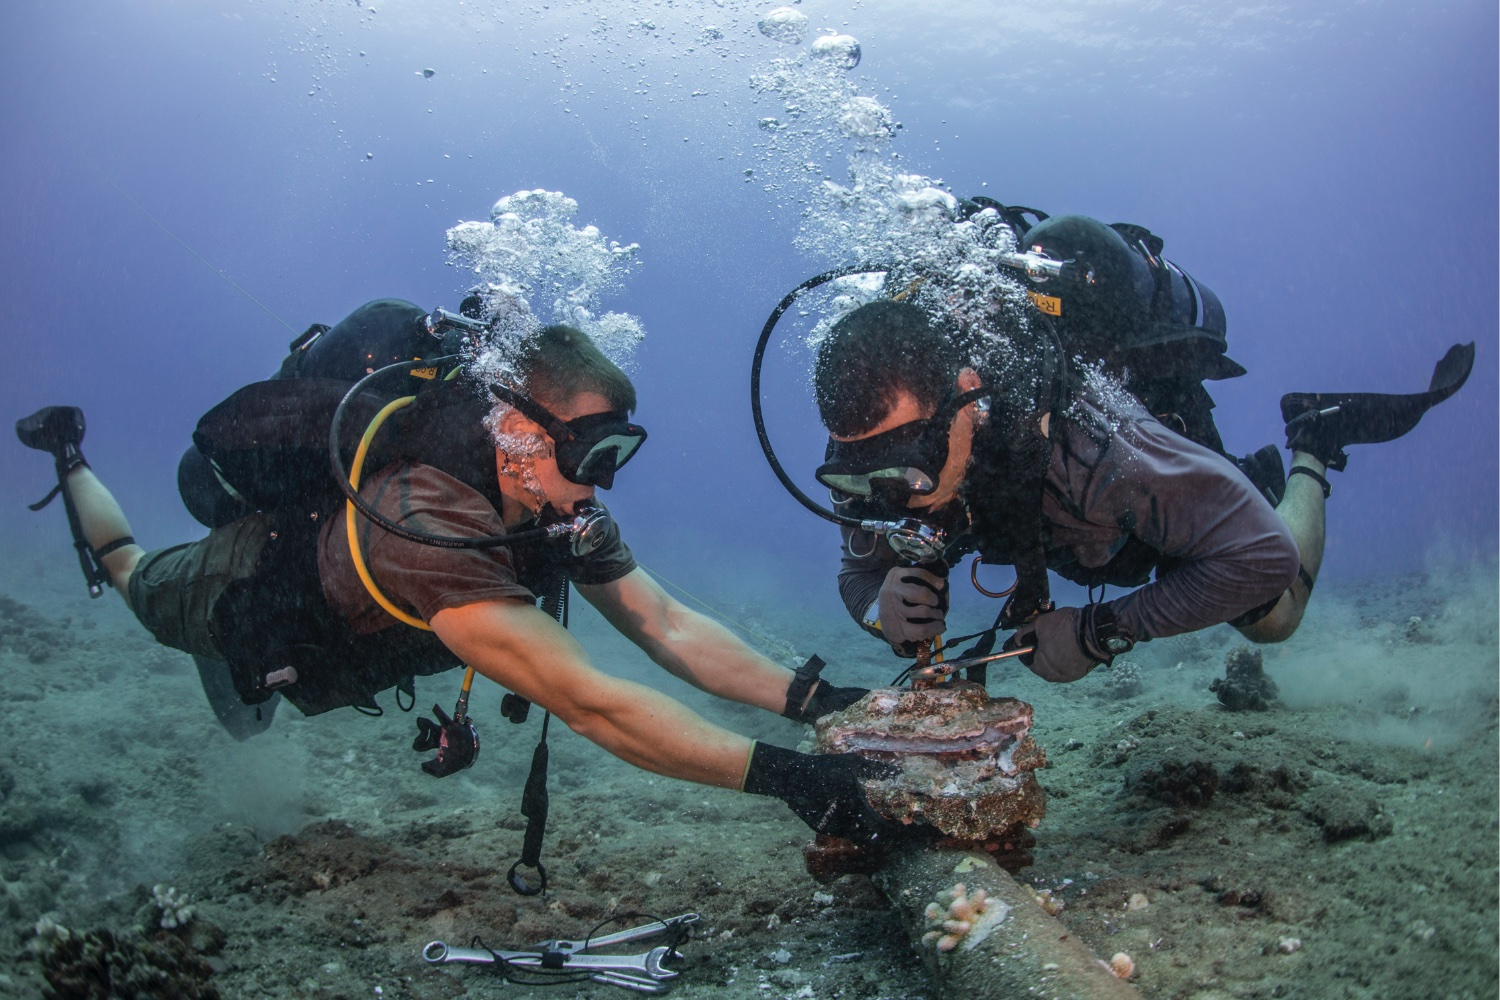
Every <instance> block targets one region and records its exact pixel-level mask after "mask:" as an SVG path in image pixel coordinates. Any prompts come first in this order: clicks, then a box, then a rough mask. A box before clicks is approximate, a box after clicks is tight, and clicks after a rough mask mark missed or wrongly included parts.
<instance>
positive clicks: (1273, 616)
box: [1237, 590, 1304, 645]
mask: <svg viewBox="0 0 1500 1000" xmlns="http://www.w3.org/2000/svg"><path fill="white" fill-rule="evenodd" d="M1303 610H1304V606H1303V605H1302V604H1301V603H1300V602H1298V601H1297V600H1296V599H1295V598H1293V597H1292V593H1291V591H1290V590H1289V591H1287V592H1286V593H1284V594H1282V595H1281V600H1279V601H1277V602H1276V606H1275V607H1274V608H1272V609H1271V611H1270V613H1269V614H1267V615H1266V616H1265V617H1264V618H1261V619H1260V620H1259V621H1255V622H1251V623H1250V624H1248V625H1240V626H1237V628H1238V631H1239V633H1240V635H1242V636H1244V637H1245V638H1246V639H1249V640H1250V641H1251V642H1253V643H1257V644H1259V645H1270V644H1272V643H1278V642H1286V641H1287V640H1288V639H1290V638H1291V637H1292V635H1293V634H1294V633H1296V631H1297V626H1298V625H1301V624H1302V612H1303Z"/></svg>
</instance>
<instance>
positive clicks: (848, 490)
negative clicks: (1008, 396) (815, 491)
mask: <svg viewBox="0 0 1500 1000" xmlns="http://www.w3.org/2000/svg"><path fill="white" fill-rule="evenodd" d="M989 395H990V390H988V389H984V388H979V389H971V390H969V391H968V392H963V393H959V394H957V395H950V396H949V397H948V398H947V399H945V400H943V402H942V404H941V405H939V406H938V409H937V412H936V413H934V414H933V415H932V416H931V417H928V418H927V419H926V420H912V421H908V422H907V423H904V424H902V425H901V426H900V427H894V428H892V429H891V430H888V431H886V432H885V433H883V434H876V435H875V436H874V437H868V438H862V439H860V440H858V441H836V440H834V439H833V438H829V439H828V450H827V451H826V452H825V453H824V455H823V459H824V461H823V464H822V465H820V466H818V470H817V472H816V473H814V475H816V476H817V479H818V482H820V483H822V484H823V485H824V486H826V487H828V488H829V489H830V490H833V491H834V494H835V496H836V497H837V496H838V495H840V494H842V495H843V496H844V497H855V498H859V499H866V498H872V499H877V500H879V501H880V503H881V505H882V506H884V507H886V508H887V509H888V510H890V511H892V512H893V513H897V512H900V511H904V510H905V509H906V501H907V500H908V499H909V498H910V497H911V495H912V494H916V495H919V496H926V495H928V494H930V493H932V492H933V491H934V490H936V489H937V487H938V476H939V475H941V474H942V471H943V466H944V464H946V463H947V461H948V432H949V430H950V429H951V428H952V426H953V419H954V418H955V417H956V416H958V411H959V410H961V409H963V408H964V407H965V406H968V405H969V404H970V403H973V402H976V401H977V400H980V399H983V398H985V397H986V396H989ZM897 516H902V515H901V514H899V513H897Z"/></svg>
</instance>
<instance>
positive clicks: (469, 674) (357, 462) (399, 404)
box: [344, 369, 474, 720]
mask: <svg viewBox="0 0 1500 1000" xmlns="http://www.w3.org/2000/svg"><path fill="white" fill-rule="evenodd" d="M456 371H457V369H454V372H456ZM454 372H450V373H449V375H448V378H452V377H453V374H454ZM426 377H429V378H430V377H431V376H426ZM416 399H417V397H416V396H402V397H401V398H400V399H393V400H391V401H390V402H389V403H387V404H385V406H383V407H381V408H380V412H379V413H377V414H375V419H373V420H371V421H370V426H368V427H366V428H365V433H364V435H363V436H361V437H360V439H359V447H358V448H357V449H355V452H354V461H353V462H352V463H351V464H350V466H349V486H350V488H351V489H353V490H355V491H356V492H358V490H359V477H360V473H362V472H363V471H364V467H365V456H366V455H368V454H369V452H370V442H371V441H374V440H375V433H376V432H377V431H379V430H380V425H381V424H383V423H385V422H386V420H387V418H389V417H390V415H391V414H392V413H395V412H396V411H397V410H402V409H405V408H406V407H408V406H410V405H411V404H412V403H414V402H416ZM358 521H359V509H358V508H357V507H355V506H354V501H353V500H345V501H344V529H345V533H346V535H347V537H348V539H349V557H350V558H351V559H352V560H353V561H354V572H355V573H357V574H359V582H360V583H363V584H364V585H365V590H367V591H369V592H370V596H371V597H372V598H374V599H375V603H376V604H378V605H380V606H381V607H382V608H383V609H385V611H386V613H388V614H389V615H390V616H391V617H392V618H395V619H396V620H397V621H399V622H404V623H405V624H407V625H410V626H411V627H412V628H419V629H421V630H422V631H424V632H431V631H432V626H431V625H429V624H427V623H426V622H424V621H423V620H422V619H420V618H418V617H416V616H415V615H409V614H407V613H406V612H405V611H402V610H401V609H400V608H398V607H396V605H395V604H393V603H391V599H390V598H389V597H386V596H385V594H384V593H382V592H381V590H380V588H379V587H378V586H376V584H375V578H374V577H373V576H371V575H370V567H369V566H367V565H365V556H364V553H363V552H361V551H360V548H359V534H358V530H357V529H358V526H359V525H358ZM473 686H474V668H473V667H471V666H468V665H467V664H465V665H464V683H463V689H462V690H461V692H460V693H459V698H458V706H459V707H458V708H457V709H456V711H455V713H454V715H455V717H456V718H458V719H460V720H462V719H464V718H466V717H467V713H466V712H465V711H464V709H465V707H466V706H467V705H468V703H469V689H470V688H472V687H473Z"/></svg>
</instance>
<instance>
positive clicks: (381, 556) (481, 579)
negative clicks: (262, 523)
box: [318, 462, 635, 635]
mask: <svg viewBox="0 0 1500 1000" xmlns="http://www.w3.org/2000/svg"><path fill="white" fill-rule="evenodd" d="M359 493H360V496H361V497H363V498H364V499H365V501H366V502H368V503H369V504H370V505H371V506H372V507H374V508H375V509H376V510H377V511H379V512H380V513H381V514H382V515H383V516H385V517H386V518H389V519H390V520H392V521H394V522H396V523H397V524H400V525H401V526H403V527H407V528H411V529H414V530H417V531H424V532H427V533H429V534H433V535H456V536H460V537H465V538H478V537H482V536H484V535H502V534H505V526H504V525H503V524H502V523H501V521H500V515H499V513H498V512H497V511H496V510H495V508H494V507H492V506H491V505H490V502H489V501H488V500H486V499H485V498H484V496H483V495H482V494H480V493H478V492H477V491H475V490H474V489H472V488H471V487H469V486H466V485H465V484H464V483H461V482H459V481H458V480H457V479H454V478H453V477H452V476H449V475H447V474H446V473H444V472H442V471H440V470H438V469H435V468H433V467H432V466H429V465H419V464H416V463H412V462H397V463H393V464H392V465H389V466H387V467H385V468H384V469H381V470H380V471H379V472H378V473H376V474H375V475H374V476H371V477H370V478H369V479H368V480H367V481H366V482H365V483H364V484H363V485H362V486H361V487H360V490H359ZM346 509H347V508H344V509H340V511H339V512H338V515H337V516H336V517H334V518H332V519H331V520H330V522H329V523H328V525H327V526H325V527H324V529H323V534H322V537H321V539H320V540H319V544H318V575H319V578H320V579H321V580H322V582H323V596H324V597H326V598H327V600H328V604H329V606H330V607H331V608H332V609H333V610H334V611H335V612H336V613H337V614H339V615H340V616H342V617H343V618H344V620H345V621H347V622H348V623H349V625H350V627H351V628H353V629H354V631H355V632H356V633H359V634H361V635H363V634H368V633H370V632H376V631H379V630H380V629H383V628H386V627H388V626H390V625H394V624H397V621H396V619H395V618H393V617H391V615H390V614H388V613H387V612H386V611H385V610H384V609H383V608H381V607H380V606H379V605H378V604H376V603H375V599H374V598H373V597H371V596H370V592H369V591H368V590H367V589H365V585H364V583H363V582H362V581H361V580H360V578H359V575H358V573H356V572H355V569H354V560H353V558H352V557H351V556H350V554H349V542H348V533H347V532H348V529H347V528H346V527H345V518H346ZM356 530H357V532H358V537H359V547H360V552H361V553H362V554H363V555H364V559H365V565H366V566H367V567H368V568H369V571H370V575H371V576H372V577H373V578H374V580H375V583H376V585H377V586H378V587H379V588H380V590H381V592H382V593H383V594H385V596H386V597H387V598H389V599H390V601H391V603H393V604H395V605H396V607H398V608H400V609H401V610H403V611H405V612H407V613H408V614H413V615H415V616H417V617H418V618H420V619H422V620H423V621H431V620H432V616H433V615H435V614H437V613H438V612H439V611H442V610H444V609H446V608H455V607H461V606H462V605H465V604H473V603H474V602H476V601H493V600H506V599H508V600H521V601H526V602H528V603H531V602H533V601H535V599H536V595H535V593H534V592H533V590H532V588H533V587H536V586H538V585H539V584H541V583H542V582H543V581H544V580H545V579H546V578H547V577H549V576H551V575H552V574H554V573H556V572H562V573H564V574H566V576H567V577H568V579H569V580H571V581H572V582H574V583H581V584H602V583H610V582H612V581H614V580H618V579H620V578H621V577H622V576H625V575H626V574H627V573H629V572H630V571H631V570H633V569H635V559H634V557H632V556H631V554H630V549H629V547H627V546H626V544H625V542H624V541H623V540H622V539H621V538H620V532H619V529H618V528H617V527H611V529H610V535H609V538H608V539H606V540H605V542H604V543H603V544H602V545H600V546H599V547H598V548H597V549H595V550H594V551H593V552H591V553H589V554H588V555H586V556H583V557H574V556H572V555H571V554H569V553H568V551H567V549H566V547H565V545H564V544H563V543H557V542H533V543H523V544H520V545H516V546H514V547H507V546H497V547H495V548H487V549H455V548H444V547H440V546H434V545H423V544H422V543H420V542H413V541H409V540H408V539H405V538H401V537H399V536H397V535H393V534H391V533H390V532H388V531H386V530H384V529H383V528H381V527H379V526H378V525H376V524H373V523H371V522H370V520H369V519H368V518H364V517H360V518H359V523H358V526H357V529H356Z"/></svg>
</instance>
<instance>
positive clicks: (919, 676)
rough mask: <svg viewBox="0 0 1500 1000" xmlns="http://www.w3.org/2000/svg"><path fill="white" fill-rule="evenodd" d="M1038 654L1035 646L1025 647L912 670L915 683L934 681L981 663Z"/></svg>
mask: <svg viewBox="0 0 1500 1000" xmlns="http://www.w3.org/2000/svg"><path fill="white" fill-rule="evenodd" d="M1034 652H1036V647H1035V646H1024V647H1022V648H1021V649H1007V650H1005V651H1004V652H1003V653H991V654H989V655H988V656H970V657H967V658H965V659H962V660H943V661H941V662H938V663H929V664H927V665H926V666H923V667H916V668H913V669H912V672H911V677H912V680H913V682H915V681H917V680H923V681H934V680H940V679H942V678H944V677H948V676H951V675H952V674H955V673H957V672H958V671H960V670H963V669H965V668H967V667H977V666H979V665H980V664H981V663H993V662H995V661H996V660H1007V659H1010V658H1011V657H1013V656H1025V655H1026V654H1027V653H1034Z"/></svg>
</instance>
